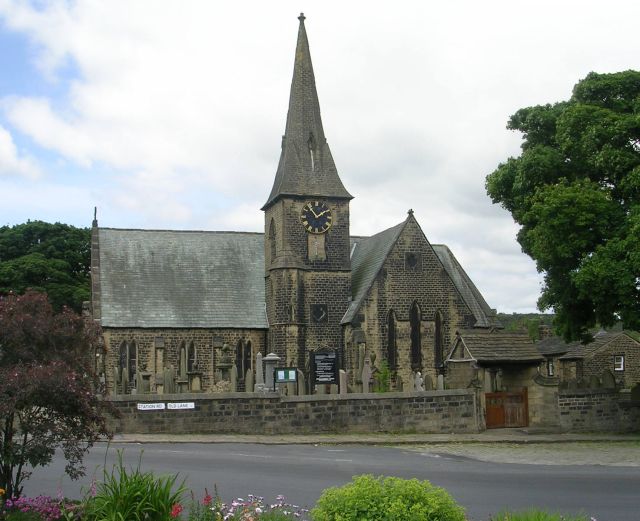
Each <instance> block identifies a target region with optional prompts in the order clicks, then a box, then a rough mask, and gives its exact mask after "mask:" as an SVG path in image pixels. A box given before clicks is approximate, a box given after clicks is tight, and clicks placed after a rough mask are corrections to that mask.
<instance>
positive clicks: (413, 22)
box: [0, 0, 640, 310]
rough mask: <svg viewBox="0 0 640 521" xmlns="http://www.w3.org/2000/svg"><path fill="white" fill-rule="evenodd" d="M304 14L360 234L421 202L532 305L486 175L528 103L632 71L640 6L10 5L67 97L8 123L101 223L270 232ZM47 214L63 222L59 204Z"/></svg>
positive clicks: (531, 290) (528, 268) (163, 1)
mask: <svg viewBox="0 0 640 521" xmlns="http://www.w3.org/2000/svg"><path fill="white" fill-rule="evenodd" d="M300 10H304V11H305V12H306V14H307V17H308V18H307V22H306V25H307V31H308V34H309V39H310V44H311V52H312V56H313V60H314V67H315V73H316V81H317V85H318V90H319V95H320V103H321V107H322V110H323V120H324V124H325V130H326V134H327V137H328V140H329V143H330V145H331V148H332V152H333V155H334V157H335V160H336V164H337V166H338V170H339V172H340V175H341V177H342V179H343V181H344V183H345V186H346V187H347V189H348V190H349V191H350V192H351V193H352V194H353V195H354V196H355V197H356V199H355V200H354V201H353V202H352V206H351V208H352V215H351V225H352V227H351V229H352V232H353V233H355V234H372V233H375V232H377V231H380V230H381V229H384V228H386V227H388V226H392V225H394V224H397V223H398V222H399V221H401V220H403V219H404V218H405V216H406V211H407V210H408V209H409V208H413V209H414V210H415V214H416V217H417V218H418V220H419V222H420V223H421V225H422V226H423V228H424V230H425V233H426V235H427V237H428V238H429V239H430V240H431V241H433V242H437V243H446V244H448V245H450V246H452V248H453V249H454V252H455V253H456V255H457V256H458V257H459V258H460V260H461V262H463V265H464V266H465V268H466V269H467V270H468V271H469V273H470V274H473V278H474V281H475V282H476V283H477V284H478V286H479V287H481V289H482V290H483V292H484V294H485V296H486V297H487V300H488V301H489V304H490V305H493V306H506V309H509V310H510V309H515V307H517V308H518V309H524V308H526V306H527V305H526V304H525V302H529V304H528V305H529V307H530V308H533V307H534V305H535V300H536V298H537V295H538V292H539V276H538V275H537V273H536V272H535V268H534V266H533V263H532V262H531V261H530V260H529V259H528V258H527V257H526V256H524V255H523V254H522V253H521V252H520V248H519V246H518V244H517V243H516V242H515V233H516V231H517V228H516V227H515V225H514V224H513V222H512V220H511V218H510V216H509V215H508V213H506V212H504V211H502V210H501V209H499V208H496V207H493V206H492V205H491V202H490V200H489V199H488V197H487V196H486V194H485V191H484V178H485V176H486V175H487V174H488V173H490V172H491V171H492V170H493V169H494V168H495V167H496V166H497V164H498V163H499V162H500V161H504V160H505V159H506V158H507V157H508V156H509V155H517V154H518V153H519V142H520V138H519V136H518V135H516V134H513V133H511V132H508V131H506V130H505V125H506V122H507V119H508V117H509V115H510V114H512V113H513V112H515V111H516V110H517V109H518V108H520V107H524V106H528V105H531V104H539V103H548V102H554V101H559V100H561V99H566V98H567V97H569V96H570V93H571V88H572V86H573V84H574V83H575V82H576V81H577V80H578V79H580V78H582V77H584V76H585V75H586V74H587V73H588V72H589V71H591V70H597V71H600V72H613V71H616V70H624V69H628V68H633V67H634V66H637V43H636V38H635V34H636V32H637V28H636V24H637V19H638V18H639V16H640V4H637V3H636V4H634V3H631V2H628V1H625V0H612V1H611V2H609V3H608V4H607V9H606V10H604V9H602V7H601V3H600V2H597V1H595V0H592V1H589V0H585V1H580V2H578V0H567V1H566V2H557V1H555V0H540V1H539V2H537V3H536V4H535V5H533V4H526V5H525V4H523V3H521V2H501V1H497V0H488V1H487V2H482V3H478V2H475V1H472V0H461V1H459V2H449V3H446V2H441V3H439V4H437V5H435V4H432V3H430V2H420V1H417V0H416V1H410V2H403V3H397V4H390V3H389V2H382V1H367V2H365V1H363V0H362V1H353V2H348V3H347V2H342V1H337V0H335V1H334V0H327V1H325V2H322V3H321V4H319V3H317V2H310V1H308V0H302V1H296V2H291V1H285V2H277V3H273V2H271V3H268V2H262V1H257V0H256V1H246V2H235V3H231V2H225V3H222V2H215V3H214V2H208V1H189V2H180V3H176V2H173V1H169V0H156V1H154V2H153V7H152V8H150V5H149V3H148V2H143V1H131V0H127V1H124V0H122V1H110V2H96V1H84V2H66V1H52V2H47V3H44V4H43V6H40V7H37V8H36V7H33V6H31V5H30V4H27V3H24V2H19V1H10V0H0V18H1V19H2V20H3V22H4V26H5V27H7V28H9V29H10V30H13V31H18V32H20V33H22V34H25V35H27V36H28V38H29V39H30V41H31V42H32V44H33V46H34V49H35V59H36V60H37V65H38V66H39V67H40V70H42V71H43V74H44V75H45V78H46V81H48V82H56V81H57V82H58V83H57V85H60V84H63V85H65V89H64V90H63V92H62V95H60V92H59V90H58V91H57V93H56V94H55V95H54V94H52V95H50V96H47V95H45V94H41V95H40V96H39V97H33V96H30V95H25V94H24V93H20V92H0V98H2V99H3V103H2V107H3V108H4V115H5V117H6V119H7V124H10V125H11V129H12V131H13V130H15V131H19V132H21V133H23V134H24V135H26V136H27V137H28V138H29V139H30V140H32V141H33V142H35V143H37V144H38V145H39V146H40V147H42V148H44V149H46V150H48V151H49V153H50V154H51V155H53V156H58V157H59V158H61V159H62V160H64V161H70V162H72V163H74V164H75V165H80V169H81V170H82V172H84V177H85V179H84V180H83V182H84V183H86V184H87V185H89V186H90V184H91V183H92V182H94V183H96V184H97V182H98V180H99V181H100V186H101V189H100V191H99V192H98V193H95V191H93V192H92V191H91V190H87V193H88V194H89V193H91V194H92V197H93V198H94V201H90V202H88V205H90V206H91V207H92V206H93V204H94V203H96V204H98V205H99V206H101V207H102V210H101V212H100V215H101V216H102V217H101V224H103V225H107V226H109V225H112V226H114V225H118V226H148V227H153V228H160V227H165V228H174V227H175V228H202V227H206V226H210V227H211V228H214V229H249V230H254V231H260V230H261V229H262V215H261V213H260V212H259V207H260V206H261V204H262V203H264V201H265V200H266V197H267V195H268V193H269V190H270V188H271V183H272V182H273V176H274V174H275V170H276V166H277V160H278V154H279V146H280V135H281V134H282V133H283V131H284V123H285V117H286V110H287V98H288V94H289V85H290V81H291V72H292V66H293V52H294V45H295V37H296V32H297V21H296V20H295V16H297V13H298V12H299V11H300ZM0 30H2V29H0ZM69 71H71V73H72V75H71V76H69V74H70V72H69ZM65 82H66V83H65ZM41 90H45V89H41ZM39 92H40V91H39ZM5 132H6V131H5ZM3 136H4V134H2V133H0V147H4V148H3V149H0V171H3V169H2V166H1V165H3V164H5V163H7V159H6V158H7V157H9V158H14V160H13V161H14V163H16V161H17V162H18V164H21V165H23V166H22V167H21V170H20V172H21V175H26V172H27V171H29V167H25V166H24V165H25V164H26V165H29V164H31V165H32V167H31V168H36V169H37V167H36V166H34V163H33V162H30V160H29V159H28V158H29V154H28V153H26V152H25V153H21V154H18V153H17V152H15V145H13V148H11V145H12V144H13V140H11V139H10V140H9V141H8V143H9V146H7V144H6V139H5V141H3V139H4V138H3ZM4 137H6V136H4ZM9 138H10V136H9ZM7 151H8V152H7ZM3 161H4V163H3ZM25 168H26V170H25ZM4 170H6V168H5V169H4ZM33 171H35V170H33ZM20 172H19V173H20ZM51 175H53V174H51ZM67 181H68V180H67ZM50 182H51V183H54V182H55V181H54V180H53V179H52V180H51V181H50ZM55 204H59V207H58V208H59V212H60V219H61V220H64V219H65V217H64V212H65V208H64V204H60V203H56V202H55V201H52V202H51V205H54V206H55ZM84 223H85V221H83V222H80V223H77V224H84ZM127 223H130V224H127Z"/></svg>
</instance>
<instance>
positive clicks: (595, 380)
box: [589, 374, 601, 389]
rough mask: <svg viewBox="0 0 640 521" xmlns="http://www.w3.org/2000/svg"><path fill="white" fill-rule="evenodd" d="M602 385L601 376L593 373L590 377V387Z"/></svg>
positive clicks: (594, 387)
mask: <svg viewBox="0 0 640 521" xmlns="http://www.w3.org/2000/svg"><path fill="white" fill-rule="evenodd" d="M599 387H601V386H600V378H598V377H597V376H596V375H595V374H592V375H591V376H590V377H589V389H598V388H599Z"/></svg>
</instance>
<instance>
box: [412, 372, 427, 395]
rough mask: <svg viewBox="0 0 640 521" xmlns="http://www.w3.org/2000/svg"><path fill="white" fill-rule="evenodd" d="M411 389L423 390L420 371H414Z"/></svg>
mask: <svg viewBox="0 0 640 521" xmlns="http://www.w3.org/2000/svg"><path fill="white" fill-rule="evenodd" d="M413 390H414V391H424V379H423V378H422V373H421V372H420V371H416V372H415V374H414V375H413Z"/></svg>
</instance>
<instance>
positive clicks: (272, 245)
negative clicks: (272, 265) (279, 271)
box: [269, 219, 276, 262]
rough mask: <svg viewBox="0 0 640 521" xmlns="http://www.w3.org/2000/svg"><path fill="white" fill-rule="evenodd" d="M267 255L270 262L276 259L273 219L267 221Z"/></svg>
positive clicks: (274, 224)
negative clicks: (269, 221)
mask: <svg viewBox="0 0 640 521" xmlns="http://www.w3.org/2000/svg"><path fill="white" fill-rule="evenodd" d="M269 257H270V259H269V260H270V262H273V261H274V260H275V259H276V223H275V221H274V220H273V219H271V223H269Z"/></svg>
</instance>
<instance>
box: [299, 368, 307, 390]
mask: <svg viewBox="0 0 640 521" xmlns="http://www.w3.org/2000/svg"><path fill="white" fill-rule="evenodd" d="M306 393H307V385H306V380H305V378H304V373H303V372H302V371H301V370H300V369H298V396H303V395H305V394H306Z"/></svg>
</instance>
